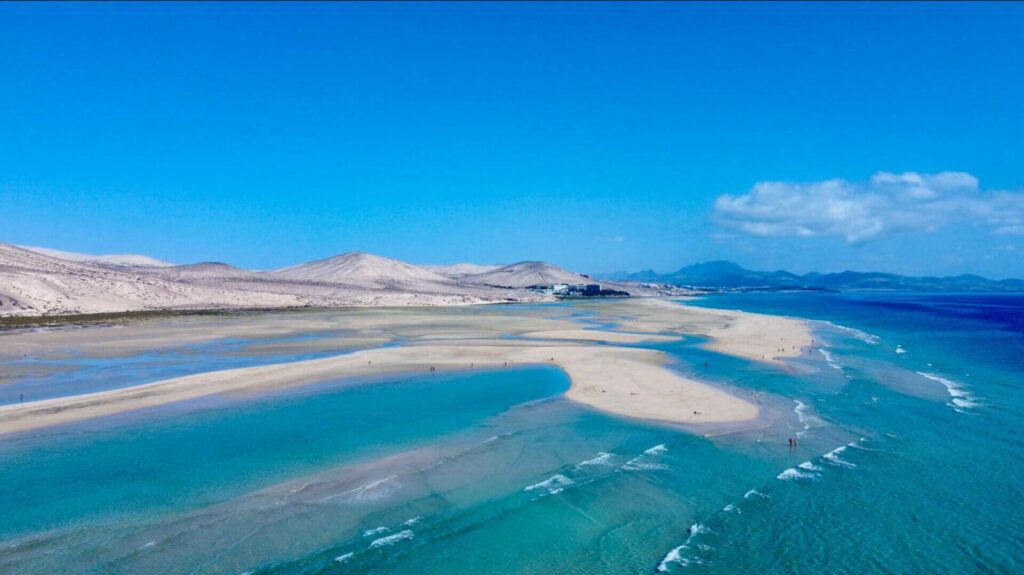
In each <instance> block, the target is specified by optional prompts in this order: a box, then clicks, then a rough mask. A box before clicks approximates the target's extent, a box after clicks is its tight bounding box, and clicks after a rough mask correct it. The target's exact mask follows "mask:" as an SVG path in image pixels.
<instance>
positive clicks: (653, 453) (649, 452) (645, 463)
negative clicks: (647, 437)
mask: <svg viewBox="0 0 1024 575" xmlns="http://www.w3.org/2000/svg"><path fill="white" fill-rule="evenodd" d="M666 452H668V447H665V444H664V443H659V444H658V445H655V446H654V447H651V448H650V449H645V450H644V452H643V453H641V454H640V455H637V456H636V457H634V458H633V459H630V460H629V461H627V462H626V463H625V465H623V466H622V467H620V469H622V470H624V471H651V470H657V469H668V466H667V465H665V464H663V463H651V462H650V459H651V458H653V457H657V456H659V455H662V454H663V453H666Z"/></svg>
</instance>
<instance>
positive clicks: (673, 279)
mask: <svg viewBox="0 0 1024 575" xmlns="http://www.w3.org/2000/svg"><path fill="white" fill-rule="evenodd" d="M607 277H608V278H609V279H614V280H619V281H631V282H649V283H666V284H671V285H676V286H687V287H697V288H716V289H765V290H780V289H804V290H831V291H842V290H902V291H1002V292H1009V291H1024V280H1018V279H1006V280H991V279H988V278H983V277H981V276H977V275H971V274H963V275H958V276H949V277H930V276H924V277H913V276H903V275H899V274H890V273H881V272H853V271H844V272H840V273H830V274H820V273H816V272H815V273H809V274H804V275H797V274H793V273H790V272H787V271H781V270H780V271H774V272H763V271H753V270H748V269H746V268H743V267H741V266H739V265H738V264H735V263H733V262H730V261H711V262H704V263H698V264H694V265H690V266H686V267H684V268H681V269H679V270H678V271H675V272H672V273H667V274H659V273H656V272H654V271H653V270H646V271H642V272H637V273H624V272H618V273H614V274H607Z"/></svg>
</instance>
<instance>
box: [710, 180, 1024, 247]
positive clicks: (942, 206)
mask: <svg viewBox="0 0 1024 575" xmlns="http://www.w3.org/2000/svg"><path fill="white" fill-rule="evenodd" d="M713 219H714V221H715V222H716V223H717V224H718V225H720V226H723V227H725V228H729V229H733V230H738V231H741V232H744V233H746V234H750V235H754V236H802V237H817V236H839V237H842V238H844V239H845V240H846V241H847V242H849V243H851V244H859V243H863V242H866V241H870V240H872V239H875V238H879V237H882V236H885V235H891V234H897V233H903V232H920V231H931V230H935V229H938V228H940V227H942V226H944V225H947V224H950V223H952V222H956V221H968V222H972V223H975V224H979V225H983V226H986V227H989V228H991V230H992V231H993V233H996V234H1007V235H1010V234H1024V193H1017V192H1008V191H1001V190H988V191H986V190H982V189H981V188H980V186H979V185H978V179H977V178H976V177H974V176H972V175H971V174H968V173H964V172H940V173H937V174H920V173H917V172H905V173H902V174H893V173H889V172H878V173H877V174H875V175H874V176H872V177H871V179H870V180H868V181H865V182H850V181H847V180H841V179H834V180H826V181H822V182H809V183H796V182H758V183H757V184H755V185H754V187H753V188H751V190H750V191H749V192H748V193H746V194H742V195H738V196H733V195H723V196H719V197H718V198H717V199H716V200H715V209H714V217H713Z"/></svg>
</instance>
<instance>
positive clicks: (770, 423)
mask: <svg viewBox="0 0 1024 575" xmlns="http://www.w3.org/2000/svg"><path fill="white" fill-rule="evenodd" d="M699 305H707V306H713V307H724V308H739V309H747V310H751V311H763V312H768V313H780V314H786V315H794V316H800V317H809V318H814V319H816V320H822V321H820V322H816V323H815V324H814V325H815V330H816V334H817V335H816V339H817V340H818V346H817V348H816V349H814V350H812V351H811V353H810V354H808V355H806V356H804V357H801V358H800V359H798V360H794V362H793V363H792V369H791V370H790V371H789V372H786V371H782V370H779V369H777V368H775V367H772V366H764V365H758V364H752V363H750V362H746V361H743V360H739V359H735V358H730V357H725V356H722V355H719V354H715V353H713V352H709V351H706V350H703V349H701V348H700V347H699V343H700V341H699V340H697V339H695V338H690V339H687V340H685V341H683V342H679V343H672V344H662V345H658V346H652V347H656V348H658V349H663V350H665V351H666V352H668V353H670V354H672V355H673V356H675V357H676V358H677V359H678V360H679V364H678V365H677V366H675V367H676V369H679V370H681V371H683V372H687V373H692V374H694V375H698V376H700V377H702V378H705V379H709V380H711V381H715V382H718V383H720V384H722V385H726V386H730V388H731V389H733V391H734V392H735V393H737V394H739V395H741V396H744V397H748V398H750V399H752V400H754V401H757V402H759V403H760V404H761V405H762V406H763V407H764V409H765V411H766V412H767V413H768V416H767V417H766V426H765V427H763V428H761V429H757V430H753V431H744V432H737V433H731V434H726V435H719V436H716V437H713V438H710V439H709V438H704V437H700V436H697V435H693V434H690V433H687V432H685V431H681V430H674V429H669V428H664V427H658V426H651V425H644V424H642V423H637V422H630V421H624V420H620V419H616V418H613V417H609V416H606V415H603V414H599V413H595V412H593V411H590V410H587V409H584V408H581V407H579V406H576V405H574V404H572V403H570V402H567V401H565V400H564V399H561V398H560V396H559V394H560V392H561V391H563V390H564V389H565V387H566V386H567V381H566V379H565V377H564V375H562V374H561V373H560V372H558V371H555V370H551V369H546V368H537V369H523V370H508V371H498V372H485V373H479V374H473V375H459V376H452V375H443V376H438V377H434V378H430V377H427V378H406V379H403V380H401V381H394V382H391V383H386V384H367V385H338V384H330V385H322V386H317V387H310V388H303V389H301V390H293V391H290V392H287V393H282V394H278V395H275V396H263V397H259V398H249V399H246V400H243V401H237V400H232V401H221V402H217V403H200V404H192V405H184V406H178V407H176V408H174V409H164V410H159V411H153V412H149V413H140V414H133V415H128V416H121V417H119V418H113V419H110V420H104V421H96V422H92V423H90V424H88V425H79V426H75V427H69V428H64V429H57V430H53V431H50V432H47V433H44V434H37V435H35V436H32V437H19V438H14V439H6V440H3V442H2V443H0V466H2V469H3V472H2V473H0V508H2V509H4V510H5V512H4V514H3V516H2V517H0V540H2V541H3V543H0V572H17V573H62V572H63V573H242V572H251V573H268V574H269V573H282V574H284V573H288V574H290V573H339V574H340V573H439V574H440V573H445V574H448V573H495V574H506V573H509V574H511V573H544V574H548V573H550V574H555V573H578V574H584V573H585V574H602V573H607V574H612V573H652V572H656V571H658V570H661V571H664V572H697V573H877V572H885V573H907V574H916V573H1019V572H1021V571H1022V569H1024V503H1022V501H1024V498H1022V496H1024V487H1022V486H1024V450H1022V447H1024V441H1022V440H1021V439H1020V435H1019V433H1018V431H1019V429H1020V428H1021V427H1022V423H1024V419H1022V418H1024V409H1022V408H1024V398H1022V395H1021V386H1022V385H1024V329H1022V328H1024V299H1022V298H1012V297H1011V298H1000V297H995V296H893V295H887V296H878V295H859V296H850V295H837V294H771V295H765V294H758V295H743V296H716V297H710V298H706V299H705V300H702V301H701V302H699ZM566 307H567V313H574V314H577V315H579V314H580V313H583V312H576V311H573V309H574V308H573V306H572V305H567V306H566ZM594 310H596V315H594V317H593V321H595V322H601V321H602V320H601V318H600V306H596V307H595V306H590V307H588V308H587V311H586V314H587V315H591V314H595V311H594ZM825 320H827V321H830V322H833V323H831V324H829V323H825ZM851 328H852V329H851ZM897 349H899V350H900V351H899V352H898V351H897ZM704 361H708V362H709V364H710V366H709V368H707V369H705V368H703V362H704ZM794 435H797V436H799V438H800V446H799V447H798V448H796V449H793V450H791V449H789V448H788V447H787V445H786V438H787V437H790V436H794Z"/></svg>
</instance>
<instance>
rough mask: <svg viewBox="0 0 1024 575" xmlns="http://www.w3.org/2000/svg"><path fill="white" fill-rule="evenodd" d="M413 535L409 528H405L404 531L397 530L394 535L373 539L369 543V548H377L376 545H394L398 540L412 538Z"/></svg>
mask: <svg viewBox="0 0 1024 575" xmlns="http://www.w3.org/2000/svg"><path fill="white" fill-rule="evenodd" d="M414 535H415V534H414V533H413V532H412V530H411V529H405V530H404V531H399V532H398V533H395V534H394V535H388V536H386V537H381V538H380V539H374V540H373V542H372V543H370V549H377V548H378V547H387V546H388V545H394V544H395V543H398V542H399V541H405V540H407V539H412V538H413V536H414Z"/></svg>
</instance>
